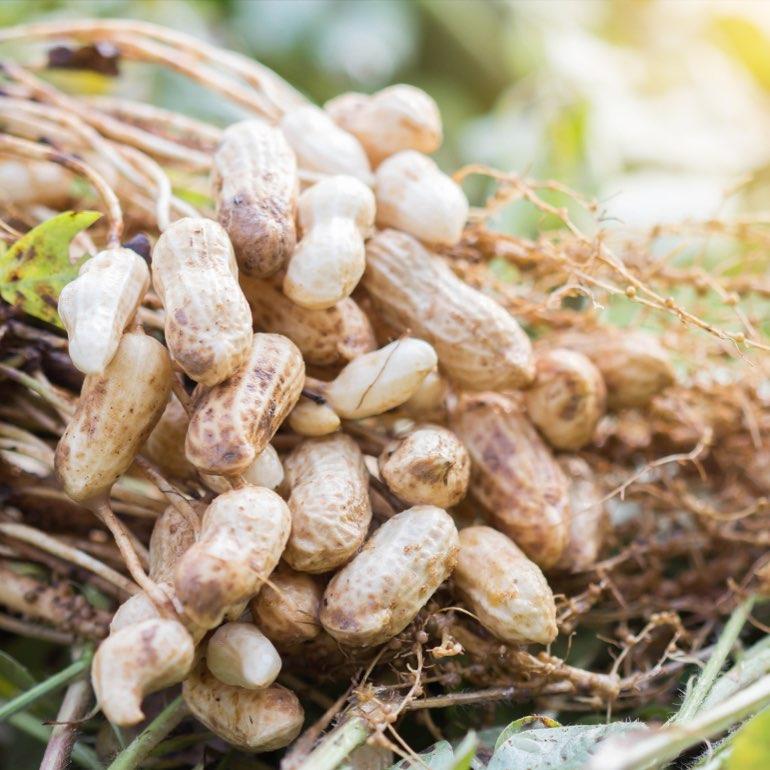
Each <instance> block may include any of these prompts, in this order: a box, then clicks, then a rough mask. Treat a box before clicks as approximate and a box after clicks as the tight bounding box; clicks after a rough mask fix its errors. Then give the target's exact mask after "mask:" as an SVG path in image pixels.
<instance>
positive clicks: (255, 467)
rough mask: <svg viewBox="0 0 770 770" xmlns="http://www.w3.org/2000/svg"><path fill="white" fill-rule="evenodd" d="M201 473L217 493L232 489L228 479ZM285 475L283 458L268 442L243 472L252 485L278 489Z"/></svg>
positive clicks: (210, 487)
mask: <svg viewBox="0 0 770 770" xmlns="http://www.w3.org/2000/svg"><path fill="white" fill-rule="evenodd" d="M201 475H202V476H203V480H204V481H205V482H206V485H207V486H208V487H209V489H212V490H213V491H214V492H216V493H217V494H222V493H223V492H228V491H229V490H230V489H232V486H231V485H230V483H229V482H228V481H227V479H224V478H222V477H221V476H211V475H209V474H207V473H203V474H201ZM283 475H284V474H283V464H282V463H281V458H280V457H278V452H276V451H275V449H274V448H273V445H272V444H268V445H267V446H266V447H265V448H264V449H263V450H262V451H261V452H260V453H259V454H258V455H257V457H256V459H255V460H254V462H253V463H252V464H251V465H250V466H249V467H248V468H246V470H245V471H244V472H243V473H242V474H241V477H242V478H243V480H244V481H245V482H246V483H247V484H251V485H252V486H255V487H267V489H276V488H278V487H279V486H280V485H281V483H282V482H283Z"/></svg>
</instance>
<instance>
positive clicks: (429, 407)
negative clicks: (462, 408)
mask: <svg viewBox="0 0 770 770" xmlns="http://www.w3.org/2000/svg"><path fill="white" fill-rule="evenodd" d="M448 390H449V388H448V387H447V382H446V380H445V379H444V378H443V377H442V376H441V375H440V374H439V373H438V372H429V373H428V375H427V377H426V378H425V379H424V380H423V381H422V383H421V384H420V387H419V388H417V390H416V391H415V393H414V394H413V395H412V396H410V397H409V398H408V399H407V400H406V401H405V402H404V404H403V407H402V409H403V410H404V412H405V413H406V414H407V415H408V416H409V417H412V418H414V419H416V420H436V421H441V422H443V421H444V420H445V419H446V411H447V409H446V398H447V393H448Z"/></svg>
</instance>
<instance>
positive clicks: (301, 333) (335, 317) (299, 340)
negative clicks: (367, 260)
mask: <svg viewBox="0 0 770 770" xmlns="http://www.w3.org/2000/svg"><path fill="white" fill-rule="evenodd" d="M241 287H242V288H243V292H244V294H245V295H246V299H247V300H248V302H249V305H250V307H251V315H252V317H253V319H254V326H255V327H256V328H257V329H259V330H260V331H264V332H273V333H276V334H283V335H284V337H288V338H289V339H290V340H291V341H292V342H293V343H294V344H295V345H296V346H297V347H298V348H299V349H300V351H302V355H303V357H304V359H305V361H306V362H307V363H308V364H316V365H318V366H330V365H333V364H339V363H346V362H348V361H351V360H352V359H354V358H356V357H357V356H360V355H361V354H362V353H368V352H369V351H370V350H374V349H375V348H376V347H377V342H376V340H375V337H374V330H373V329H372V325H371V323H369V319H368V318H367V317H366V314H365V313H364V312H363V311H362V310H361V308H360V307H359V306H358V305H357V304H356V303H355V301H354V300H352V299H350V297H347V298H345V299H343V300H340V301H339V302H338V303H337V304H336V305H333V306H332V307H328V308H325V309H323V310H309V309H307V308H304V307H300V306H299V305H296V304H294V302H292V301H291V300H290V299H289V298H288V297H286V296H285V295H284V294H283V292H281V291H280V290H279V289H276V288H275V287H274V286H273V285H272V284H271V283H270V282H268V281H260V280H258V279H256V278H247V277H245V276H241Z"/></svg>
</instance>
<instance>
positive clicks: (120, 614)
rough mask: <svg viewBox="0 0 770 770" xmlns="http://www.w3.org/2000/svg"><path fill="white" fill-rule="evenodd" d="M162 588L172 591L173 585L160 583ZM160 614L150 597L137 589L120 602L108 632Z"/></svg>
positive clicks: (154, 617)
mask: <svg viewBox="0 0 770 770" xmlns="http://www.w3.org/2000/svg"><path fill="white" fill-rule="evenodd" d="M160 586H161V588H162V590H164V591H168V592H169V593H173V590H174V589H173V586H167V585H163V584H160ZM161 617H162V616H161V614H160V612H159V610H158V608H157V607H156V606H155V604H154V603H153V601H152V599H150V597H149V596H147V594H146V593H145V592H144V591H138V592H137V593H135V594H132V595H131V596H129V597H128V599H126V600H125V601H124V602H123V604H121V605H120V606H119V607H118V608H117V610H115V614H114V615H113V616H112V620H111V621H110V634H111V635H112V634H117V633H118V632H119V631H122V630H123V629H124V628H128V627H129V626H135V625H136V624H137V623H141V622H142V621H144V620H153V619H160V618H161Z"/></svg>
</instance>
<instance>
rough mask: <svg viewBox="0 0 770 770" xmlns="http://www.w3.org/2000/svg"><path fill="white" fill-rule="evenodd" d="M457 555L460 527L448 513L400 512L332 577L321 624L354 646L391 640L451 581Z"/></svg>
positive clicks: (417, 508) (437, 510)
mask: <svg viewBox="0 0 770 770" xmlns="http://www.w3.org/2000/svg"><path fill="white" fill-rule="evenodd" d="M457 552H458V536H457V528H456V527H455V524H454V522H453V521H452V517H451V516H450V515H449V514H448V513H447V512H446V511H444V510H442V509H441V508H435V507H433V506H430V505H419V506H415V507H414V508H410V509H408V510H406V511H403V512H402V513H399V514H396V515H395V516H394V517H393V518H392V519H389V520H388V521H386V522H385V523H384V524H383V525H382V526H381V527H380V528H379V529H378V530H377V531H376V532H375V533H374V534H373V535H372V536H371V538H370V539H369V540H368V541H367V543H366V545H364V547H363V549H362V550H361V551H360V553H359V554H358V555H357V556H356V557H355V558H354V559H353V561H351V562H350V563H348V564H347V565H346V566H344V567H343V568H342V569H341V570H340V571H339V572H338V573H337V574H336V575H335V576H334V577H333V578H332V580H331V582H330V583H329V585H328V586H327V588H326V592H325V593H324V599H323V605H322V607H321V624H322V625H323V627H324V628H325V629H326V630H327V631H328V632H329V633H330V634H331V635H332V636H333V637H334V638H335V639H336V640H337V641H338V642H341V643H342V644H346V645H350V646H351V647H369V646H372V645H375V644H380V643H382V642H385V641H387V640H388V639H391V638H392V637H394V636H395V635H396V634H398V633H399V632H401V631H402V630H403V629H404V628H406V626H407V625H408V624H409V623H410V622H411V621H412V620H413V619H414V617H415V615H417V613H418V612H419V611H420V609H421V608H422V607H423V606H424V605H425V603H426V602H427V601H428V599H429V598H430V597H431V595H432V594H433V592H434V591H435V590H436V589H437V588H438V587H439V586H440V585H441V583H443V582H444V580H446V579H447V578H448V577H449V575H450V574H451V573H452V570H453V569H454V566H455V563H456V561H457Z"/></svg>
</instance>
